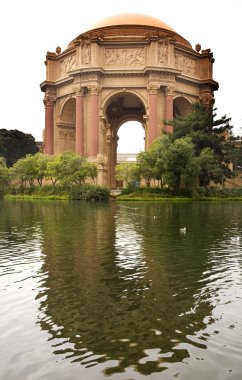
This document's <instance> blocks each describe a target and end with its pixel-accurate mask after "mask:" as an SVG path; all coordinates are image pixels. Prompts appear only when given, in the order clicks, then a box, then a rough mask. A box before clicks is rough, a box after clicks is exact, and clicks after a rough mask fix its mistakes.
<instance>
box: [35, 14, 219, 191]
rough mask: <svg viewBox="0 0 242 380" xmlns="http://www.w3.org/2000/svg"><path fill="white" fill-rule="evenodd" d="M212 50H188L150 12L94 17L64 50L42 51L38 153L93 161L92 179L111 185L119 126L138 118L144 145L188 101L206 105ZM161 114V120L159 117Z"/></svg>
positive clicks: (167, 128)
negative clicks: (41, 135)
mask: <svg viewBox="0 0 242 380" xmlns="http://www.w3.org/2000/svg"><path fill="white" fill-rule="evenodd" d="M213 62H214V59H213V54H212V52H211V51H210V49H206V50H201V46H200V45H199V44H197V45H196V47H195V49H193V48H192V46H191V44H190V43H189V42H188V41H187V40H186V39H184V38H183V37H182V36H180V35H179V34H178V33H177V32H176V31H175V30H174V29H172V28H171V27H170V26H169V25H167V24H165V23H164V22H162V21H160V20H158V19H156V18H154V17H150V16H145V15H139V14H122V15H117V16H112V17H109V18H106V19H104V20H101V21H100V22H99V23H97V24H96V25H94V26H93V27H92V28H91V29H90V30H88V31H86V32H84V33H82V34H80V35H79V36H77V37H76V38H74V39H73V40H72V41H71V42H70V43H69V45H68V47H67V49H65V50H64V51H61V48H60V47H57V48H56V51H55V52H47V55H46V62H45V63H46V79H45V81H44V82H43V83H41V85H40V86H41V90H42V91H43V92H44V93H45V96H44V104H45V131H44V152H45V153H46V154H56V153H63V152H64V151H67V150H72V151H76V152H77V153H79V154H81V155H84V156H86V157H87V158H88V160H89V161H91V162H96V163H97V164H98V184H100V185H105V186H107V187H109V188H115V187H116V180H115V165H116V163H117V146H118V130H119V128H120V127H121V126H122V124H124V123H125V122H127V121H138V122H140V123H141V124H142V126H143V128H144V130H145V148H146V149H147V148H148V147H149V146H150V144H151V143H152V142H153V141H154V140H155V139H156V138H157V137H158V136H161V135H162V134H164V133H172V126H171V125H169V124H167V121H170V120H172V118H173V117H174V116H178V115H180V116H186V115H187V114H188V113H189V112H190V110H191V105H192V104H193V103H195V102H202V103H203V104H204V105H205V106H206V107H208V108H212V106H213V103H214V91H215V90H217V89H218V83H217V82H216V81H214V80H213ZM165 121H166V123H165Z"/></svg>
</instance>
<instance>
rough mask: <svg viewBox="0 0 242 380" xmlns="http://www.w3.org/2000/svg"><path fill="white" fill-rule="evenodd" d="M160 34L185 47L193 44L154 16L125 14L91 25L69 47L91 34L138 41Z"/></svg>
mask: <svg viewBox="0 0 242 380" xmlns="http://www.w3.org/2000/svg"><path fill="white" fill-rule="evenodd" d="M149 32H150V33H158V35H159V36H160V37H164V38H165V37H170V38H172V39H173V40H174V41H176V42H179V43H181V44H183V45H186V46H189V47H190V48H191V44H190V43H189V42H188V41H187V40H186V39H185V38H183V37H182V36H181V35H180V34H178V33H177V32H176V31H175V30H174V29H173V28H172V27H171V26H170V25H168V24H166V23H165V22H163V21H161V20H159V19H158V18H155V17H153V16H147V15H143V14H137V13H124V14H116V15H113V16H109V17H106V18H104V19H101V20H100V21H97V22H96V23H95V24H93V25H91V26H90V27H89V28H88V30H87V31H86V32H84V33H82V34H80V35H79V36H78V37H76V38H75V39H74V40H72V41H71V42H70V43H69V45H68V46H69V47H71V46H73V44H75V42H76V41H78V40H80V39H82V38H89V36H90V33H91V34H92V33H93V36H94V35H96V36H97V35H98V33H101V35H102V38H108V39H109V40H111V38H114V39H116V40H117V39H118V38H119V39H120V40H121V39H122V38H126V39H127V38H128V37H129V38H130V37H132V36H134V38H136V39H137V36H138V37H139V39H142V38H144V39H145V38H147V33H149Z"/></svg>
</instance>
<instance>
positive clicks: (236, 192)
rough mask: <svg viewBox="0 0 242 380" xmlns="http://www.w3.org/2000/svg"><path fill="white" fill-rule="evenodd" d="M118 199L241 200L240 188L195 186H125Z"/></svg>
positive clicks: (177, 200) (161, 200)
mask: <svg viewBox="0 0 242 380" xmlns="http://www.w3.org/2000/svg"><path fill="white" fill-rule="evenodd" d="M117 200H118V201H152V202H164V201H166V202H167V201H173V202H191V201H242V188H233V189H227V188H221V189H217V188H197V189H195V190H187V189H181V190H179V191H177V192H174V191H172V190H170V189H161V188H150V189H147V188H143V187H139V188H136V189H132V188H127V189H124V190H123V191H122V194H121V195H119V196H118V197H117Z"/></svg>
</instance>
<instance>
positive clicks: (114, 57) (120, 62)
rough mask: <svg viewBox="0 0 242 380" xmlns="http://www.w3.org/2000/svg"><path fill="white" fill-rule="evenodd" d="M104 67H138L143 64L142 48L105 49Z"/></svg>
mask: <svg viewBox="0 0 242 380" xmlns="http://www.w3.org/2000/svg"><path fill="white" fill-rule="evenodd" d="M104 59H105V65H106V66H116V67H119V66H139V65H143V64H144V63H145V54H144V49H143V48H136V49H134V48H128V49H110V48H106V49H105V55H104Z"/></svg>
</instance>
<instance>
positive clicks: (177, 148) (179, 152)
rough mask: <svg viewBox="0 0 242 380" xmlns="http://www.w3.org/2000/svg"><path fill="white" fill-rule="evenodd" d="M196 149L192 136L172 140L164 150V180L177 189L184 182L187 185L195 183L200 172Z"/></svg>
mask: <svg viewBox="0 0 242 380" xmlns="http://www.w3.org/2000/svg"><path fill="white" fill-rule="evenodd" d="M194 158H195V149H194V145H193V143H192V141H191V139H190V138H188V137H184V138H180V139H177V140H175V141H174V142H171V143H170V144H169V146H167V149H166V150H165V151H164V152H163V162H164V168H165V172H164V181H165V182H166V183H167V184H168V185H169V186H170V187H172V188H173V189H174V190H175V191H177V190H178V189H179V187H180V185H181V183H182V182H183V183H184V184H185V185H186V186H188V185H192V184H194V183H195V180H196V177H197V175H198V173H199V166H198V164H196V161H195V160H194Z"/></svg>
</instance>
